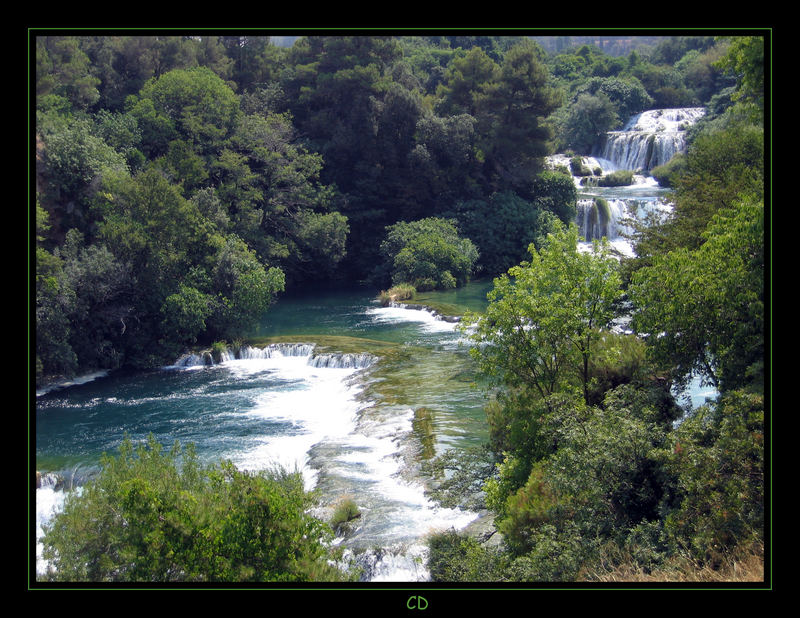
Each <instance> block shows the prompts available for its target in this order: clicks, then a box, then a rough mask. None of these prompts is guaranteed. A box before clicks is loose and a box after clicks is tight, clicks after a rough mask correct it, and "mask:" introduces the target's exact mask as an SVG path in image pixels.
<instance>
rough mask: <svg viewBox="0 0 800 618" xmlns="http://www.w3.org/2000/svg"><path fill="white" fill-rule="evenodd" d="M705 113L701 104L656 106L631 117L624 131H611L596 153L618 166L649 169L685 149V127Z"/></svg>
mask: <svg viewBox="0 0 800 618" xmlns="http://www.w3.org/2000/svg"><path fill="white" fill-rule="evenodd" d="M704 114H705V109H704V108H702V107H687V108H678V109H654V110H649V111H646V112H642V113H640V114H636V115H635V116H632V117H631V118H630V119H629V120H628V122H627V123H626V124H625V126H624V127H623V128H622V130H621V131H609V132H608V133H607V134H606V137H605V139H604V140H603V143H602V144H600V145H599V147H598V148H597V149H596V150H595V156H599V157H600V158H602V159H605V160H607V161H610V162H611V163H612V164H613V165H614V166H615V168H616V169H623V170H643V171H649V170H652V169H653V168H654V167H658V166H659V165H663V164H665V163H667V162H669V160H670V159H671V158H672V157H673V156H675V155H676V154H677V153H679V152H684V151H685V150H686V129H688V128H689V127H690V126H691V125H693V124H694V123H695V122H697V120H698V119H699V118H700V117H701V116H703V115H704Z"/></svg>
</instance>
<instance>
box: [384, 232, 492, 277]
mask: <svg viewBox="0 0 800 618" xmlns="http://www.w3.org/2000/svg"><path fill="white" fill-rule="evenodd" d="M386 232H387V233H386V239H385V240H384V241H383V242H382V243H381V247H380V251H381V254H382V255H383V257H384V260H385V264H384V267H388V268H387V270H389V272H390V273H391V277H392V283H393V284H394V285H399V284H411V285H413V286H414V287H415V288H416V289H417V290H418V291H424V290H429V289H449V288H453V287H456V286H459V285H463V284H464V283H466V282H467V281H469V277H470V275H471V274H472V271H473V269H474V266H475V262H476V261H477V260H478V250H477V249H476V248H475V245H474V244H473V243H472V241H471V240H469V239H468V238H461V237H460V236H459V235H458V230H457V229H456V227H455V225H454V222H453V221H450V220H446V219H440V218H437V217H429V218H427V219H421V220H419V221H412V222H410V223H408V222H405V221H401V222H400V223H396V224H395V225H391V226H389V227H387V228H386Z"/></svg>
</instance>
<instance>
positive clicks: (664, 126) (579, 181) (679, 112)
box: [549, 107, 705, 255]
mask: <svg viewBox="0 0 800 618" xmlns="http://www.w3.org/2000/svg"><path fill="white" fill-rule="evenodd" d="M704 114H705V109H704V108H702V107H687V108H676V109H655V110H649V111H646V112H642V113H640V114H636V115H634V116H632V117H631V118H630V119H629V120H628V122H627V123H626V124H625V125H624V127H623V128H622V130H620V131H610V132H608V133H607V134H606V136H605V137H604V139H603V140H602V141H601V142H600V143H599V144H597V145H596V147H595V148H594V151H593V156H591V157H589V156H581V157H580V158H581V162H582V166H583V167H584V168H586V169H587V170H589V174H590V175H589V176H573V179H574V182H575V186H576V187H577V189H578V192H579V194H580V196H581V197H580V199H579V200H578V202H577V214H576V220H575V222H576V224H577V225H578V228H579V230H580V234H581V236H582V237H583V239H584V240H585V242H586V243H590V242H591V241H592V240H598V239H600V238H603V237H605V238H607V239H608V240H609V241H610V242H611V244H612V245H613V246H614V248H616V249H617V250H618V251H619V252H620V253H622V254H626V255H632V254H633V249H632V247H631V246H630V243H629V242H628V240H627V236H628V235H629V234H630V233H632V232H633V227H632V225H631V224H632V222H633V220H644V219H645V218H646V217H650V216H653V215H655V216H656V217H657V218H658V217H661V216H663V215H664V214H666V213H668V212H669V211H670V210H671V208H672V206H671V204H670V203H669V201H668V199H669V198H668V195H663V196H662V194H665V193H668V191H667V190H664V189H661V188H660V187H659V186H658V183H657V182H656V180H655V179H653V178H652V177H650V176H649V175H648V172H649V171H650V170H652V169H653V168H654V167H657V166H659V165H663V164H665V163H667V162H669V160H670V159H672V157H673V156H675V155H676V154H678V153H682V152H685V151H686V147H687V143H686V131H687V129H688V128H689V127H691V126H692V125H693V124H694V123H696V122H697V121H698V120H699V119H700V118H701V117H702V116H703V115H704ZM572 158H573V157H572V156H568V155H563V154H560V155H553V156H551V157H549V164H550V166H551V167H552V168H559V167H560V168H564V167H566V168H568V169H569V168H570V163H571V159H572ZM621 170H625V171H629V172H634V175H633V183H632V184H629V185H624V186H614V185H615V184H619V183H618V181H617V183H614V182H605V183H604V182H603V180H606V181H607V180H608V178H607V175H609V174H612V173H614V172H618V171H621ZM615 180H617V179H615Z"/></svg>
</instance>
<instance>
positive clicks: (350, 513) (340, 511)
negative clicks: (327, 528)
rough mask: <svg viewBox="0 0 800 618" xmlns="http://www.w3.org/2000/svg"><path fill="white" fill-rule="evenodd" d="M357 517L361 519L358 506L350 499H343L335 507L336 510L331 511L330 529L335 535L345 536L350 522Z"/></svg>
mask: <svg viewBox="0 0 800 618" xmlns="http://www.w3.org/2000/svg"><path fill="white" fill-rule="evenodd" d="M359 517H361V511H359V510H358V505H356V503H355V502H354V501H353V500H352V498H344V499H342V500H341V501H340V502H339V504H337V505H336V509H335V510H334V511H333V515H332V516H331V522H330V523H331V528H333V530H334V531H335V532H336V533H337V534H345V533H347V532H348V531H349V530H350V522H352V521H353V520H354V519H358V518H359Z"/></svg>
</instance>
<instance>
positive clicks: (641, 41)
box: [270, 34, 663, 56]
mask: <svg viewBox="0 0 800 618" xmlns="http://www.w3.org/2000/svg"><path fill="white" fill-rule="evenodd" d="M270 38H271V40H272V43H273V45H277V46H278V47H291V46H292V45H294V42H295V41H296V40H297V39H299V38H300V37H299V36H273V37H270ZM531 38H532V39H533V40H534V41H536V42H538V43H539V44H540V45H541V46H542V47H543V48H544V49H545V50H546V51H548V52H560V51H562V50H564V49H569V48H570V47H579V46H581V45H594V46H596V47H599V48H600V49H602V50H603V51H604V52H605V53H607V54H609V55H611V56H626V55H628V54H629V53H630V52H631V50H633V49H637V48H639V47H645V46H647V45H655V44H656V43H657V42H658V41H659V39H662V38H663V37H657V36H629V37H624V36H602V35H601V34H594V35H587V36H571V35H568V36H532V37H531Z"/></svg>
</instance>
